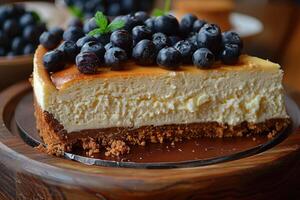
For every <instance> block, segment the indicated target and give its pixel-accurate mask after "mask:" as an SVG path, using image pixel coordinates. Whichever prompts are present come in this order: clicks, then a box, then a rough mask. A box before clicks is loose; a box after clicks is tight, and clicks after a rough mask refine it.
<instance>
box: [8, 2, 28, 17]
mask: <svg viewBox="0 0 300 200" xmlns="http://www.w3.org/2000/svg"><path fill="white" fill-rule="evenodd" d="M9 7H10V9H9V10H10V11H9V12H11V15H12V17H15V18H19V17H20V16H22V15H23V14H24V13H25V8H24V6H23V5H19V4H13V5H11V6H9Z"/></svg>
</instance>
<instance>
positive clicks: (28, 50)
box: [23, 44, 35, 55]
mask: <svg viewBox="0 0 300 200" xmlns="http://www.w3.org/2000/svg"><path fill="white" fill-rule="evenodd" d="M34 51H35V47H34V46H33V45H32V44H27V45H26V46H25V47H24V49H23V54H24V55H29V54H33V53H34Z"/></svg>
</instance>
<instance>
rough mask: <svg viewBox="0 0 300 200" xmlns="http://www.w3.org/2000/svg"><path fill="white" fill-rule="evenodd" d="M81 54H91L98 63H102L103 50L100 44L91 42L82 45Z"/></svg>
mask: <svg viewBox="0 0 300 200" xmlns="http://www.w3.org/2000/svg"><path fill="white" fill-rule="evenodd" d="M81 52H93V53H95V54H96V55H97V56H98V59H99V60H100V61H103V58H104V54H105V48H104V46H103V45H102V44H101V43H98V42H95V41H91V42H88V43H86V44H85V45H83V47H82V48H81Z"/></svg>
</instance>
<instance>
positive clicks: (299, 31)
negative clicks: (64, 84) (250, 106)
mask: <svg viewBox="0 0 300 200" xmlns="http://www.w3.org/2000/svg"><path fill="white" fill-rule="evenodd" d="M13 2H20V1H14V0H0V3H1V4H5V3H13ZM22 2H24V1H22ZM25 2H26V1H25ZM45 2H46V3H45ZM29 3H30V6H31V7H33V8H34V7H35V9H38V11H39V12H40V13H42V15H45V22H46V23H47V24H48V26H51V25H57V23H61V24H60V25H62V26H64V24H63V22H65V21H67V18H68V19H69V18H72V15H73V16H74V15H79V14H80V15H84V16H82V17H84V18H89V17H91V16H93V14H94V12H95V11H97V10H101V11H103V12H105V13H106V14H107V15H109V16H116V15H120V14H127V13H130V12H134V11H137V10H145V11H148V12H149V13H150V12H151V11H152V10H153V8H162V7H163V6H164V1H163V0H56V1H51V0H50V1H44V4H41V1H30V2H29ZM74 8H75V9H74ZM76 8H79V9H80V10H81V11H82V13H78V9H76ZM171 8H172V9H171V12H172V13H173V14H174V15H176V16H178V17H180V16H182V14H183V13H194V14H197V15H198V16H199V17H200V18H204V19H206V20H207V21H209V22H215V23H218V24H220V25H221V27H222V29H223V30H235V31H237V32H238V33H239V34H240V35H241V36H242V37H243V39H244V44H245V53H248V54H251V55H255V56H258V57H262V58H265V59H269V60H271V61H274V62H278V63H280V64H281V65H282V67H283V69H284V71H285V78H284V84H285V86H286V87H287V88H288V90H289V91H290V92H294V91H295V92H297V91H300V66H299V65H300V20H299V18H300V0H173V1H172V7H171ZM53 9H58V14H57V15H56V14H55V11H53ZM56 12H57V11H56ZM0 44H1V41H0ZM21 57H22V59H23V60H22V59H21V60H20V56H18V58H17V57H15V58H13V57H12V58H10V59H5V58H4V57H3V56H2V57H0V73H1V76H2V77H1V79H2V80H1V81H2V82H0V88H4V87H6V86H7V85H8V84H12V83H13V82H14V81H15V80H14V81H7V80H6V79H9V78H8V77H12V76H13V74H15V73H10V74H9V73H8V75H5V74H7V71H9V70H11V69H13V68H14V67H15V66H14V65H20V64H22V63H26V62H28V60H26V58H25V60H24V56H21ZM25 57H26V56H25ZM18 59H19V60H18ZM29 60H30V59H29ZM17 61H18V62H17ZM31 65H32V62H31V63H29V64H28V66H29V67H28V69H29V70H27V71H26V70H25V71H24V70H23V71H22V70H20V73H21V74H22V76H20V77H16V79H22V78H24V77H26V76H28V73H30V71H31V68H30V66H31ZM4 75H5V76H6V77H4Z"/></svg>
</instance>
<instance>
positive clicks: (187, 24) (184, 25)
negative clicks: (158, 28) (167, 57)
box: [179, 14, 197, 36]
mask: <svg viewBox="0 0 300 200" xmlns="http://www.w3.org/2000/svg"><path fill="white" fill-rule="evenodd" d="M196 20H197V17H196V16H195V15H193V14H186V15H184V16H183V17H182V19H181V21H180V24H179V30H180V33H181V35H182V36H187V35H188V34H189V33H190V32H192V31H193V26H194V22H195V21H196Z"/></svg>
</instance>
